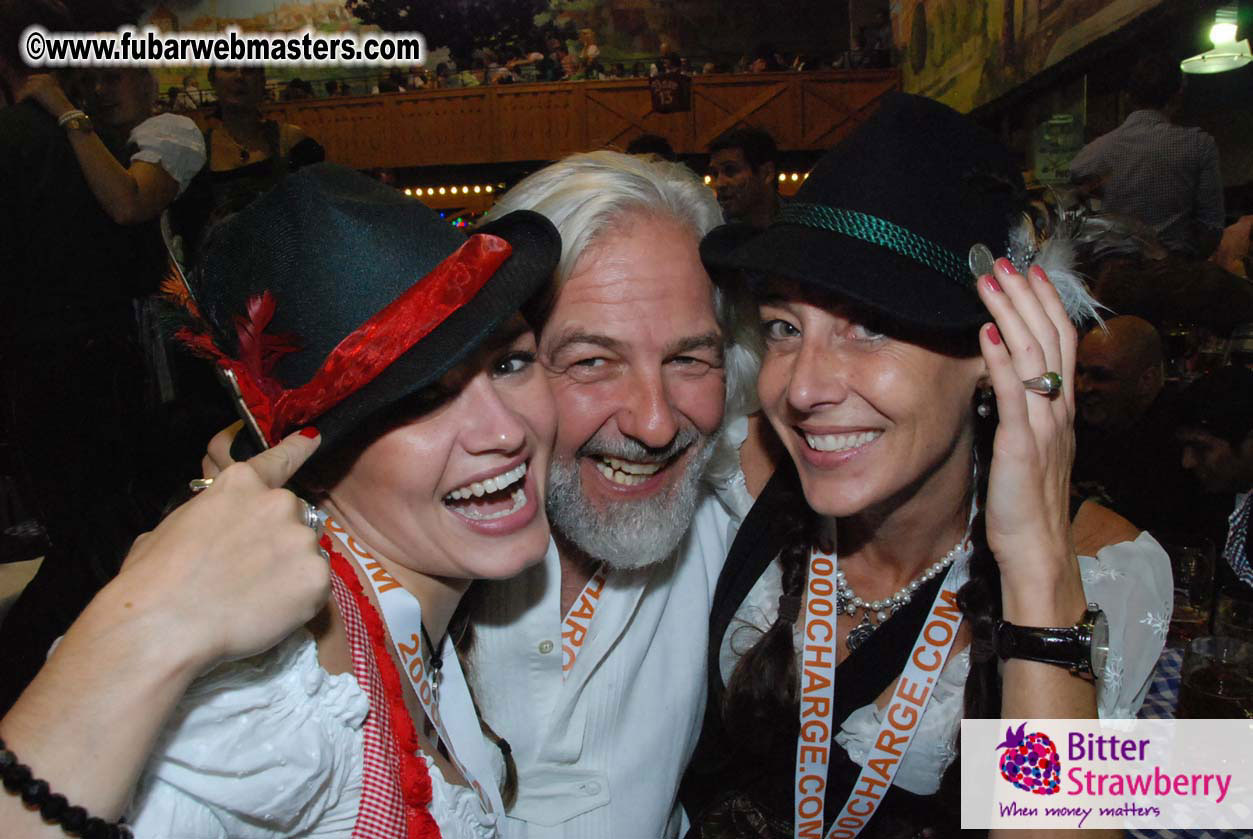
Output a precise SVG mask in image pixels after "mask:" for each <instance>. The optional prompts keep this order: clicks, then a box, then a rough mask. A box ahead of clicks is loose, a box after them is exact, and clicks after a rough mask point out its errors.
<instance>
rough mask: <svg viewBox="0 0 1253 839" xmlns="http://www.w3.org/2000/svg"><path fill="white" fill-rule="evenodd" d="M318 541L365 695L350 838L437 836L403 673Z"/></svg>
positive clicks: (352, 576)
mask: <svg viewBox="0 0 1253 839" xmlns="http://www.w3.org/2000/svg"><path fill="white" fill-rule="evenodd" d="M322 546H323V547H324V548H326V549H327V550H328V551H330V553H331V570H332V571H333V572H334V573H332V574H331V591H332V592H333V593H334V596H335V603H336V605H337V606H339V611H340V614H341V615H342V616H343V618H344V629H345V631H346V633H347V635H348V647H349V649H350V650H351V652H352V669H353V675H354V676H356V677H357V684H359V685H361V687H362V689H363V690H364V691H365V692H366V695H367V697H369V700H370V713H369V714H368V715H367V716H366V720H365V731H364V737H365V755H364V769H363V777H362V779H361V805H360V807H359V809H358V811H357V824H356V827H355V828H354V829H353V832H352V839H438V837H439V835H440V832H439V825H437V824H436V823H435V819H434V817H432V816H431V813H430V810H429V809H428V808H429V806H430V803H431V778H430V774H429V773H428V772H427V769H426V763H425V761H424V760H423V758H422V755H421V752H420V751H419V750H418V742H417V732H416V731H415V730H414V727H413V721H412V720H411V719H410V718H409V714H408V711H407V710H406V709H405V708H404V700H403V698H402V696H401V693H400V677H399V675H398V674H397V673H396V668H395V666H394V665H393V664H392V660H391V657H390V656H389V655H388V654H387V648H386V645H385V641H384V638H383V625H382V621H381V620H380V619H379V615H378V612H377V611H376V610H375V609H374V606H373V605H372V604H371V603H370V601H369V600H368V599H367V598H366V596H365V592H364V591H363V590H362V588H361V582H360V581H359V580H358V579H357V575H356V573H355V572H354V571H353V569H352V566H351V565H350V564H349V563H348V561H347V560H346V559H344V557H343V556H341V555H340V554H339V553H337V552H335V550H334V548H333V543H332V542H331V541H330V538H329V537H325V536H324V537H323V539H322ZM385 683H386V686H385Z"/></svg>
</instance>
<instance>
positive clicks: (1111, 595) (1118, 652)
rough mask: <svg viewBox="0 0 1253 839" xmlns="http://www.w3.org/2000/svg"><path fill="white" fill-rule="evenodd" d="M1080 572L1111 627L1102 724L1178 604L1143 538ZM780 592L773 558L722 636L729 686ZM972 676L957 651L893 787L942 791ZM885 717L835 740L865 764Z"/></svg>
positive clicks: (1161, 556) (1150, 662) (874, 709)
mask: <svg viewBox="0 0 1253 839" xmlns="http://www.w3.org/2000/svg"><path fill="white" fill-rule="evenodd" d="M1079 572H1080V576H1081V578H1082V580H1083V589H1084V593H1085V594H1086V595H1087V598H1088V600H1089V602H1094V603H1098V604H1100V606H1101V609H1102V610H1103V611H1104V612H1105V616H1106V618H1107V620H1108V621H1109V656H1108V658H1107V659H1106V663H1105V672H1104V673H1102V674H1101V677H1100V679H1099V680H1098V682H1097V705H1098V711H1099V713H1100V715H1101V717H1102V718H1104V719H1109V718H1129V717H1134V716H1135V715H1136V711H1138V710H1139V708H1140V704H1141V703H1142V702H1143V701H1144V694H1145V693H1146V692H1147V691H1148V687H1149V680H1150V679H1151V677H1152V675H1153V669H1154V667H1156V665H1157V659H1158V657H1159V656H1160V655H1161V652H1162V647H1163V645H1164V644H1165V643H1166V631H1167V629H1169V627H1170V614H1171V609H1172V607H1173V603H1174V588H1173V583H1172V578H1171V572H1170V558H1169V557H1168V556H1167V555H1166V552H1165V551H1164V550H1163V549H1162V546H1161V545H1159V544H1158V543H1157V542H1156V541H1155V540H1154V539H1153V537H1152V536H1150V535H1149V534H1148V533H1141V534H1140V535H1139V537H1137V538H1136V539H1135V540H1134V541H1131V542H1120V543H1118V544H1116V545H1109V546H1107V547H1105V548H1103V549H1101V550H1100V551H1098V552H1097V555H1096V556H1095V557H1090V556H1081V557H1079ZM781 591H782V577H781V570H780V568H779V563H778V560H775V561H774V562H772V563H770V565H769V566H768V567H767V568H766V570H765V572H764V573H762V575H761V577H759V578H758V580H757V582H756V584H755V585H754V586H753V588H752V590H750V591H749V593H748V596H747V597H746V598H745V599H744V602H743V603H741V604H740V607H739V609H737V610H736V612H735V617H734V618H732V620H731V623H730V625H729V626H728V627H727V632H726V634H725V635H724V636H723V638H722V644H721V647H720V653H719V669H720V671H721V673H722V679H723V682H724V683H725V682H726V680H727V679H729V678H730V676H731V673H732V671H734V669H735V665H736V663H738V662H739V660H740V656H742V655H743V654H744V652H745V651H747V650H748V649H749V648H750V647H751V646H752V645H753V644H754V643H755V642H756V640H757V638H759V637H760V636H761V634H762V633H763V632H764V631H765V630H766V629H769V628H770V626H771V625H773V624H774V621H775V619H776V618H777V617H778V614H779V594H780V592H781ZM801 629H802V627H801V625H800V622H799V621H798V622H797V626H796V627H795V628H794V630H793V631H794V632H795V638H796V641H795V643H796V649H797V650H800V648H801V643H800V632H801ZM969 672H970V649H969V647H967V648H965V649H962V650H960V651H958V652H955V653H953V654H952V655H951V656H950V657H949V660H948V661H947V662H946V663H945V665H944V669H943V671H942V672H941V673H940V679H939V681H938V682H937V684H936V687H935V690H934V692H933V695H932V699H931V703H930V704H929V705H928V706H927V709H926V711H924V712H923V716H922V721H921V722H920V724H919V728H918V733H917V735H916V736H915V739H914V742H913V743H912V744H910V747H909V750H908V751H907V752H906V753H905V757H904V758H903V759H902V761H901V765H900V768H899V770H898V772H897V775H896V779H895V780H894V781H893V783H895V784H896V785H897V786H899V787H901V788H902V789H905V790H908V791H909V792H912V793H916V794H918V795H931V794H933V793H935V792H936V790H938V789H939V787H940V778H941V776H942V775H943V774H944V770H945V769H947V768H948V766H949V764H950V763H952V762H953V760H954V759H955V758H956V757H957V735H958V732H959V730H960V726H961V717H962V699H963V694H964V690H965V684H966V676H967V674H968V673H969ZM836 690H839V685H838V683H837V685H836ZM883 713H884V710H883V709H882V708H880V707H879V706H878V705H877V704H875V703H871V704H869V705H864V706H862V707H861V708H858V709H857V710H856V711H853V713H851V714H850V715H849V716H848V719H846V720H845V721H844V724H843V726H841V728H840V730H839V732H838V733H837V734H836V736H835V741H836V742H837V743H838V744H839V745H840V746H841V747H842V748H843V749H844V750H845V751H846V752H848V756H849V757H850V758H851V759H852V760H853V761H854V762H856V763H857V764H859V765H862V766H864V765H865V761H866V756H867V754H868V753H869V751H870V747H871V745H873V743H874V738H875V734H876V733H877V732H878V730H879V724H880V722H882V719H883Z"/></svg>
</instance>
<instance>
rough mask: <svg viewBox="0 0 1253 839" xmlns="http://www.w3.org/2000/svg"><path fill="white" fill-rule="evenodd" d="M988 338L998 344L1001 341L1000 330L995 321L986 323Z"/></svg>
mask: <svg viewBox="0 0 1253 839" xmlns="http://www.w3.org/2000/svg"><path fill="white" fill-rule="evenodd" d="M988 340H989V341H991V342H992V343H993V344H997V345H998V346H999V345H1000V343H1001V330H999V329H997V328H996V324H995V323H990V324H988Z"/></svg>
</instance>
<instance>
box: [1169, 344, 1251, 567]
mask: <svg viewBox="0 0 1253 839" xmlns="http://www.w3.org/2000/svg"><path fill="white" fill-rule="evenodd" d="M1178 438H1179V441H1180V443H1182V445H1183V461H1182V462H1183V468H1184V469H1186V470H1188V471H1189V472H1190V473H1192V474H1193V475H1195V476H1196V478H1197V480H1198V481H1199V482H1200V484H1201V486H1202V487H1204V488H1205V490H1206V491H1207V492H1211V493H1219V494H1221V495H1222V496H1223V498H1224V499H1225V500H1226V501H1227V502H1228V504H1229V505H1230V506H1229V507H1228V509H1231V510H1232V512H1231V515H1230V517H1229V518H1228V519H1227V533H1226V539H1225V545H1224V548H1223V550H1222V557H1223V559H1224V560H1226V561H1225V562H1222V561H1220V562H1218V563H1217V568H1218V571H1217V575H1216V579H1217V582H1218V584H1219V586H1220V587H1221V586H1222V585H1227V584H1233V583H1236V582H1237V581H1238V582H1239V583H1240V584H1241V585H1243V586H1245V587H1249V588H1250V589H1253V567H1250V563H1249V556H1248V544H1249V519H1250V512H1251V510H1250V508H1251V507H1253V370H1249V369H1248V368H1246V367H1222V368H1220V369H1218V370H1215V371H1214V372H1212V373H1209V374H1208V375H1206V376H1203V377H1202V378H1200V379H1198V380H1197V381H1196V382H1194V383H1193V384H1192V385H1191V386H1190V387H1189V388H1188V390H1187V391H1186V392H1185V393H1184V402H1183V408H1182V411H1181V413H1180V422H1179V430H1178Z"/></svg>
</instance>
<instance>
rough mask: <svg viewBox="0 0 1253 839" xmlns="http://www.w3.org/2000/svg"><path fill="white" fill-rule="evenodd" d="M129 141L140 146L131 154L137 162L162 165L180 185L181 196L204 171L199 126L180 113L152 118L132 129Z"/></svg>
mask: <svg viewBox="0 0 1253 839" xmlns="http://www.w3.org/2000/svg"><path fill="white" fill-rule="evenodd" d="M128 140H129V142H130V143H132V144H134V145H135V146H137V147H138V149H139V150H138V151H136V152H135V153H134V154H132V155H131V162H132V163H134V162H135V161H136V160H140V161H143V162H144V163H152V164H154V165H156V166H160V167H161V168H162V169H164V170H165V173H166V174H167V175H169V176H170V177H171V178H173V179H174V180H175V181H177V182H178V194H179V195H182V194H183V190H185V189H187V185H188V184H189V183H191V179H192V178H194V177H195V176H196V173H197V172H199V171H200V170H201V169H202V168H204V164H205V160H206V159H207V158H206V156H205V147H204V135H203V134H201V133H200V129H199V128H197V127H196V123H194V122H192V121H191V120H190V119H188V118H187V117H183V116H179V115H177V114H159V115H157V116H155V117H149V118H148V119H146V120H144V121H143V122H141V123H139V125H136V126H135V127H134V128H133V129H131V134H130V137H129V138H128Z"/></svg>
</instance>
